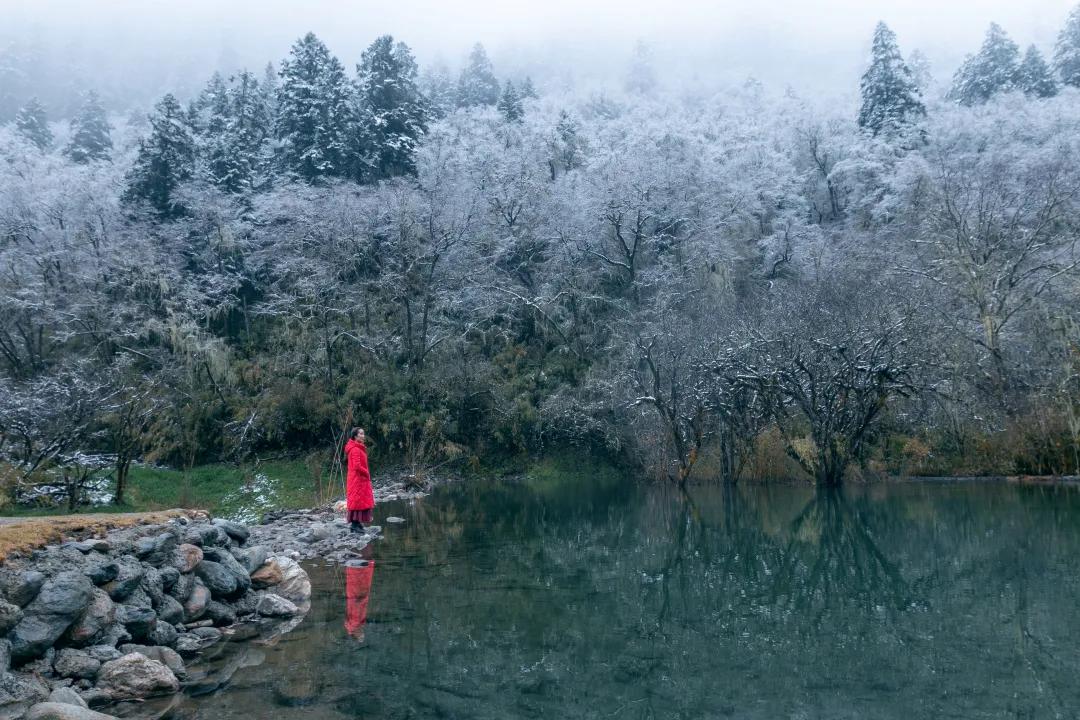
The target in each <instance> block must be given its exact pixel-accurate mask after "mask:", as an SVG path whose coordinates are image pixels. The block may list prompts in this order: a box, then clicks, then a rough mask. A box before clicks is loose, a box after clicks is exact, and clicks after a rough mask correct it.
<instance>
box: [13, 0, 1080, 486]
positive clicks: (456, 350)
mask: <svg viewBox="0 0 1080 720" xmlns="http://www.w3.org/2000/svg"><path fill="white" fill-rule="evenodd" d="M1078 18H1080V15H1078V13H1077V12H1074V13H1073V15H1071V16H1070V19H1069V21H1068V24H1067V26H1066V27H1065V29H1064V30H1063V31H1062V33H1061V39H1060V40H1059V42H1058V45H1057V48H1056V49H1055V51H1054V56H1053V57H1054V60H1053V64H1051V63H1049V62H1047V61H1046V60H1045V59H1044V58H1043V56H1042V55H1041V54H1040V53H1039V51H1038V50H1037V49H1034V50H1028V51H1027V53H1026V54H1024V55H1023V56H1021V53H1020V51H1019V48H1018V47H1017V46H1016V45H1015V44H1013V43H1012V42H1011V41H1010V40H1009V39H1008V36H1007V35H1006V34H1005V32H1004V30H1002V29H1001V28H999V27H997V26H992V27H991V29H990V31H989V33H988V35H987V38H986V41H985V43H984V45H983V47H982V48H981V49H980V50H979V51H978V52H977V53H976V54H974V55H972V56H971V57H970V58H969V59H968V60H967V61H966V62H965V63H964V64H963V66H962V67H961V68H960V69H959V70H958V71H957V73H956V77H955V81H954V84H953V87H952V89H951V90H950V91H949V93H948V96H947V97H938V96H937V95H936V94H934V93H932V92H931V91H930V90H929V89H928V87H927V86H928V84H929V82H928V79H927V78H928V77H929V69H928V68H926V67H925V66H924V65H922V64H921V61H920V63H915V62H913V61H912V57H911V55H909V56H908V60H905V58H904V53H903V52H902V46H901V44H900V42H899V41H898V39H897V37H896V36H895V34H893V33H892V31H891V30H890V29H889V28H888V27H887V26H886V25H885V24H884V23H882V24H880V25H879V26H878V27H877V29H876V30H875V31H874V34H873V44H872V52H871V56H870V57H869V58H868V61H867V69H866V71H865V74H863V76H862V78H861V81H860V80H859V79H858V78H852V87H853V88H854V87H855V86H856V85H857V86H858V89H859V106H858V107H850V106H848V105H846V104H840V103H822V102H816V101H815V99H813V98H804V97H800V95H799V94H798V93H797V92H795V91H791V90H789V91H788V92H786V93H785V92H772V91H770V90H769V89H767V88H765V87H763V86H762V85H761V84H760V83H756V82H747V83H745V84H744V85H742V86H740V87H737V88H732V89H729V90H728V91H725V92H723V93H719V94H715V95H710V94H704V93H701V94H696V95H695V94H687V93H681V94H678V95H675V94H671V93H668V92H666V91H665V89H664V88H663V87H662V86H661V85H659V84H658V83H657V82H656V78H655V76H654V75H653V74H652V68H651V64H650V62H651V60H650V52H649V49H648V47H647V46H645V45H644V44H639V45H638V46H637V47H636V48H635V49H634V50H633V52H632V53H628V54H627V57H628V63H627V68H626V75H625V76H624V78H622V87H621V88H618V89H615V90H611V91H605V92H604V93H599V92H598V93H584V94H583V93H573V92H564V91H560V90H557V89H553V88H545V87H543V86H541V87H540V88H539V90H538V89H537V88H535V87H534V86H533V83H532V80H530V79H529V78H527V77H520V76H509V75H508V76H505V77H501V76H500V75H499V74H498V72H499V69H498V68H497V67H494V66H493V65H492V63H491V61H490V59H489V58H488V56H487V54H486V52H485V50H484V48H483V46H481V45H479V44H478V45H476V46H475V47H474V48H473V49H472V51H471V53H470V54H469V56H468V58H467V60H466V62H465V64H464V66H463V69H462V70H461V72H460V73H459V74H455V73H453V72H452V71H450V70H449V69H448V68H445V67H432V68H419V67H418V66H417V63H416V61H415V59H414V58H413V55H412V53H411V51H410V49H409V47H408V46H407V45H406V44H404V43H403V42H400V41H399V40H396V39H395V38H393V37H391V36H389V35H385V36H382V37H379V38H378V39H376V40H375V41H374V42H373V43H372V44H371V45H370V46H369V47H368V48H367V49H366V50H364V51H363V52H361V53H360V54H359V57H358V58H350V62H353V61H355V65H354V66H347V65H346V64H345V63H344V62H342V61H341V60H339V59H338V58H336V57H335V56H334V55H333V54H332V53H330V51H329V50H328V48H327V47H326V45H325V44H323V43H322V42H321V41H320V40H319V38H317V37H316V36H315V35H313V34H310V33H309V34H307V35H305V36H303V37H302V38H300V39H299V40H298V41H297V42H296V43H295V44H294V45H293V47H292V49H291V51H290V53H289V55H288V57H286V58H285V59H284V60H282V61H281V62H280V63H279V64H276V65H273V66H271V67H270V68H268V69H267V70H266V71H264V72H261V73H259V74H255V73H252V72H241V73H238V74H236V75H234V76H231V77H223V76H220V75H217V76H214V77H212V78H210V79H209V81H208V82H207V84H206V86H205V88H204V89H203V91H202V92H200V93H198V94H196V95H195V96H194V97H193V98H192V100H191V101H190V102H189V103H187V104H186V105H185V103H183V102H181V101H180V100H179V99H178V97H177V96H174V95H172V94H168V95H165V96H164V97H163V98H162V99H161V100H160V101H159V102H158V103H157V104H156V105H155V106H154V107H153V109H152V111H151V112H150V114H149V118H148V122H147V123H146V124H145V125H140V124H138V123H135V122H132V121H129V120H130V119H125V118H121V117H117V116H112V117H109V116H107V115H106V113H105V112H104V111H103V109H102V106H101V103H100V101H99V100H98V99H97V98H95V97H94V96H93V95H83V96H81V97H80V98H79V99H78V105H79V107H80V110H79V111H78V113H77V114H76V115H75V116H74V118H73V119H72V120H71V121H70V122H60V123H50V122H49V121H48V117H47V109H46V108H44V107H43V106H41V105H40V104H39V103H37V104H34V103H31V104H28V105H27V106H26V107H25V108H23V110H22V111H20V113H19V115H18V118H17V119H15V120H14V121H13V122H12V123H10V124H8V125H7V126H4V127H3V128H0V269H2V273H0V289H2V291H0V303H2V307H0V384H2V387H0V452H2V454H3V460H4V464H3V466H2V467H3V479H4V491H5V492H6V493H7V495H8V499H12V498H16V497H18V495H19V493H21V492H24V491H25V489H26V488H27V487H29V486H31V485H33V484H34V483H37V482H42V481H43V479H47V478H46V476H47V472H48V471H49V470H50V469H56V468H64V467H69V466H73V465H78V464H79V463H80V462H82V461H81V460H80V459H79V458H84V457H86V456H87V455H88V454H97V455H98V456H107V457H109V458H112V459H113V460H112V461H113V462H114V463H115V466H116V469H115V476H116V480H117V481H118V483H119V484H120V487H121V488H122V484H123V481H124V478H125V476H126V472H127V468H128V467H130V464H131V462H133V461H134V460H136V459H144V460H148V461H157V462H167V463H171V464H174V465H179V466H184V467H190V466H192V465H194V464H197V463H201V462H208V461H216V460H227V461H240V460H244V459H248V458H251V457H255V456H266V455H268V454H277V453H298V452H309V451H312V450H316V449H320V448H326V447H329V446H330V445H331V444H332V442H333V438H334V437H336V433H338V432H340V426H341V425H342V423H343V422H344V421H345V420H344V419H345V418H346V417H352V418H353V419H355V420H356V421H357V422H359V423H361V424H363V425H365V426H366V427H367V428H368V433H369V435H370V436H372V437H373V438H374V439H375V443H376V448H377V451H378V452H380V453H385V455H383V457H385V458H393V459H397V460H400V461H402V462H405V463H409V464H412V465H413V466H415V467H424V466H428V465H432V464H435V463H439V462H444V461H454V460H459V461H462V462H467V461H473V462H474V463H484V462H487V461H489V460H495V459H500V458H507V457H519V456H522V455H524V454H529V453H537V452H542V451H544V450H549V449H558V448H561V447H565V446H569V445H573V446H579V447H586V448H589V449H591V450H593V451H597V452H605V453H609V454H611V455H613V456H617V457H619V458H621V459H623V460H625V461H627V462H630V463H634V464H636V465H637V466H638V467H640V468H641V469H642V470H643V471H644V472H645V473H647V474H649V475H654V476H657V477H665V478H672V479H674V480H675V481H677V482H687V481H691V480H695V479H701V480H709V479H722V480H727V481H735V480H738V479H740V478H763V477H770V476H779V475H783V476H793V475H796V476H797V475H805V476H806V477H809V478H812V479H814V480H816V481H817V482H819V483H822V484H836V483H839V482H841V481H842V480H843V479H844V478H845V477H850V475H851V474H852V473H874V472H891V473H912V472H914V473H929V474H935V473H937V474H946V473H1010V474H1011V473H1077V472H1080V379H1078V378H1080V359H1078V358H1080V353H1078V347H1080V344H1078V343H1080V330H1078V328H1080V322H1078V321H1080V316H1078V314H1077V313H1078V311H1077V308H1078V307H1080V304H1078V303H1077V302H1076V300H1077V291H1078V285H1077V283H1078V275H1077V268H1078V263H1080V256H1078V255H1077V250H1078V248H1077V244H1076V243H1077V231H1078V229H1080V228H1078V227H1077V218H1078V217H1080V214H1078V211H1080V158H1078V157H1077V153H1078V152H1080V112H1078V111H1080V95H1078V94H1077V90H1076V89H1075V85H1076V82H1075V78H1074V77H1073V73H1072V64H1071V63H1072V58H1073V56H1074V55H1076V54H1077V47H1078V45H1077V40H1078V37H1080V34H1078V33H1077V32H1076V30H1077V28H1078V27H1080V25H1078V22H1080V19H1078ZM915 60H918V58H915ZM347 67H352V68H353V69H351V70H350V69H347ZM1059 89H1060V92H1059Z"/></svg>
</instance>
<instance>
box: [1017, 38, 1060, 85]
mask: <svg viewBox="0 0 1080 720" xmlns="http://www.w3.org/2000/svg"><path fill="white" fill-rule="evenodd" d="M1017 85H1018V86H1019V87H1020V89H1021V90H1023V91H1024V94H1025V95H1027V96H1028V97H1035V98H1048V97H1054V96H1055V95H1057V94H1058V84H1057V81H1055V80H1054V75H1053V73H1052V72H1051V71H1050V65H1049V64H1048V63H1047V62H1046V60H1045V59H1043V56H1042V53H1041V52H1039V48H1037V47H1035V46H1034V45H1032V46H1030V47H1028V49H1027V52H1026V53H1024V61H1023V62H1021V63H1020V70H1019V71H1018V73H1017Z"/></svg>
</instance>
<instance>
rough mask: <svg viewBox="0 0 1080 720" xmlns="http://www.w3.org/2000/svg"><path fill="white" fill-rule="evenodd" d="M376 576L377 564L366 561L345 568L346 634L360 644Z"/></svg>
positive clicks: (362, 639)
mask: <svg viewBox="0 0 1080 720" xmlns="http://www.w3.org/2000/svg"><path fill="white" fill-rule="evenodd" d="M361 563H363V564H361ZM374 574H375V563H373V562H369V561H366V560H362V561H360V562H356V563H350V564H348V565H346V566H345V632H347V633H349V636H350V637H352V638H354V639H356V640H358V641H360V642H363V641H364V622H365V621H366V620H367V604H368V596H369V595H370V594H371V577H372V575H374Z"/></svg>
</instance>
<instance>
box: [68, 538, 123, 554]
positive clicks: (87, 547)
mask: <svg viewBox="0 0 1080 720" xmlns="http://www.w3.org/2000/svg"><path fill="white" fill-rule="evenodd" d="M64 545H66V546H70V547H73V548H75V549H76V550H78V551H79V552H81V553H82V554H83V555H87V554H89V553H92V552H99V553H107V552H109V550H110V549H111V548H112V546H111V545H109V541H108V540H103V539H101V538H91V539H89V540H83V541H81V542H72V543H64Z"/></svg>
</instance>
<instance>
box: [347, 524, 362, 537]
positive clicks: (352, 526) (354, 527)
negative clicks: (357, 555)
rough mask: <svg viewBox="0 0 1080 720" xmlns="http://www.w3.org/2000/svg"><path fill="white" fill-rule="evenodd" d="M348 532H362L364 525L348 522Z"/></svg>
mask: <svg viewBox="0 0 1080 720" xmlns="http://www.w3.org/2000/svg"><path fill="white" fill-rule="evenodd" d="M349 532H351V533H356V534H358V535H359V534H362V533H363V532H364V526H363V525H361V524H360V523H358V522H354V523H349Z"/></svg>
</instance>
